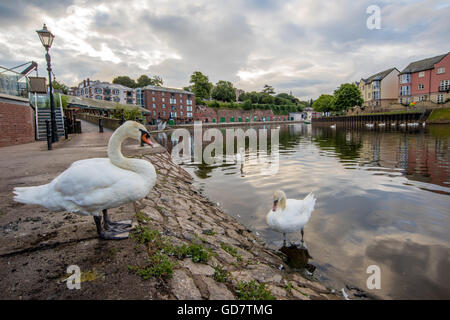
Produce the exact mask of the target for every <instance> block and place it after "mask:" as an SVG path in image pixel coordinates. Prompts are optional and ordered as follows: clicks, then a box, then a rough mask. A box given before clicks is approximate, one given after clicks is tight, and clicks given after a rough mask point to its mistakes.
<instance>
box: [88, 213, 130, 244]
mask: <svg viewBox="0 0 450 320" xmlns="http://www.w3.org/2000/svg"><path fill="white" fill-rule="evenodd" d="M94 221H95V225H96V227H97V233H98V236H99V237H100V239H103V240H123V239H128V237H129V235H130V230H125V229H122V228H117V227H116V228H115V229H113V228H111V229H109V230H108V229H106V228H105V230H104V229H103V228H102V217H101V216H94Z"/></svg>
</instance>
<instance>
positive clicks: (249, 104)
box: [242, 99, 253, 110]
mask: <svg viewBox="0 0 450 320" xmlns="http://www.w3.org/2000/svg"><path fill="white" fill-rule="evenodd" d="M252 108H253V105H252V100H250V99H247V100H245V101H244V103H243V104H242V109H244V110H251V109H252Z"/></svg>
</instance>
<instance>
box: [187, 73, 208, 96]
mask: <svg viewBox="0 0 450 320" xmlns="http://www.w3.org/2000/svg"><path fill="white" fill-rule="evenodd" d="M189 83H192V84H193V85H192V92H193V93H194V94H195V96H196V97H197V98H200V99H209V97H210V96H211V89H212V87H213V85H212V83H211V82H209V79H208V77H207V76H205V75H204V74H203V73H201V72H200V71H195V72H194V73H193V74H192V75H191V80H190V81H189Z"/></svg>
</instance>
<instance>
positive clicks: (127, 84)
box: [112, 76, 136, 88]
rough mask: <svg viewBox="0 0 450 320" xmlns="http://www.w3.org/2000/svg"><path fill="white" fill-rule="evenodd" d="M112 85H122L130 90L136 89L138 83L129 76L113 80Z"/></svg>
mask: <svg viewBox="0 0 450 320" xmlns="http://www.w3.org/2000/svg"><path fill="white" fill-rule="evenodd" d="M112 83H114V84H121V85H123V86H125V87H128V88H136V82H135V81H134V80H133V79H131V78H130V77H129V76H118V77H116V78H114V79H113V81H112Z"/></svg>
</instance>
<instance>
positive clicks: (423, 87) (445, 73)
mask: <svg viewBox="0 0 450 320" xmlns="http://www.w3.org/2000/svg"><path fill="white" fill-rule="evenodd" d="M398 80H399V102H400V103H402V104H409V103H411V102H414V101H415V102H418V101H432V102H435V103H443V102H445V101H446V100H447V99H449V98H450V95H449V88H450V53H446V54H443V55H440V56H437V57H433V58H427V59H423V60H420V61H415V62H412V63H410V64H409V65H408V66H407V67H406V68H405V69H403V71H402V72H400V73H399V75H398Z"/></svg>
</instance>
